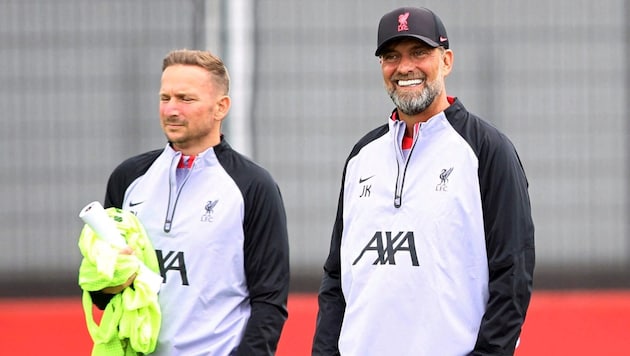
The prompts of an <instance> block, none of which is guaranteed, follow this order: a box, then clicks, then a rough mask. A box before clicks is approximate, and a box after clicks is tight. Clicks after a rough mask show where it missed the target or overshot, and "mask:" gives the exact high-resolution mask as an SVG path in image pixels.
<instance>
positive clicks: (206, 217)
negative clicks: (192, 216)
mask: <svg viewBox="0 0 630 356" xmlns="http://www.w3.org/2000/svg"><path fill="white" fill-rule="evenodd" d="M218 202H219V201H218V200H215V201H212V200H209V201H208V202H207V203H206V206H205V207H204V209H205V211H206V212H205V213H204V214H203V215H201V221H203V222H212V221H213V220H214V217H213V215H214V207H215V206H217V203H218Z"/></svg>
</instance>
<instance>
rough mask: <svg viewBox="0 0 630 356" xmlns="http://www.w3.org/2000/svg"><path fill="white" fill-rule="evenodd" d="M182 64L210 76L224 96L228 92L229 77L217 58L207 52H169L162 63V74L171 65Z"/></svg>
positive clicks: (187, 50) (185, 50)
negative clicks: (201, 69) (221, 89)
mask: <svg viewBox="0 0 630 356" xmlns="http://www.w3.org/2000/svg"><path fill="white" fill-rule="evenodd" d="M176 64H183V65H193V66H197V67H201V68H203V69H205V70H207V71H208V72H210V73H211V74H212V77H213V78H214V81H215V84H217V86H218V87H220V88H223V90H224V94H225V95H227V94H228V93H229V92H230V75H229V74H228V71H227V68H226V67H225V64H224V63H223V61H222V60H221V58H219V57H218V56H215V55H214V54H212V53H210V52H209V51H200V50H191V49H178V50H174V51H171V52H169V53H168V54H167V55H166V57H164V61H163V62H162V72H164V70H165V69H166V68H168V67H170V66H172V65H176Z"/></svg>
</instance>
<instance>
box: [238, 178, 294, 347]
mask: <svg viewBox="0 0 630 356" xmlns="http://www.w3.org/2000/svg"><path fill="white" fill-rule="evenodd" d="M261 178H262V179H260V180H258V181H256V182H255V183H252V184H251V185H250V186H249V188H248V189H247V190H246V191H245V192H244V194H245V196H244V198H245V221H244V222H243V229H244V233H245V246H244V254H245V274H246V278H247V286H248V289H249V296H250V303H251V315H250V318H249V320H248V322H247V325H246V327H245V331H244V335H243V339H242V340H241V343H240V345H239V347H238V350H237V354H238V355H274V354H275V352H276V348H277V345H278V340H279V339H280V334H281V332H282V328H283V326H284V323H285V321H286V319H287V317H288V311H287V299H288V295H289V281H290V274H289V273H290V271H289V242H288V232H287V221H286V213H285V209H284V204H283V201H282V196H281V194H280V190H279V189H278V187H277V185H276V184H275V182H274V181H273V180H272V179H271V177H270V176H268V175H267V174H265V173H263V174H262V177H261Z"/></svg>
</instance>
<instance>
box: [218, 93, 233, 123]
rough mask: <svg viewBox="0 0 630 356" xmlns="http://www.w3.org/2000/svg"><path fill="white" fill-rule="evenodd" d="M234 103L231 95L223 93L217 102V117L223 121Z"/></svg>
mask: <svg viewBox="0 0 630 356" xmlns="http://www.w3.org/2000/svg"><path fill="white" fill-rule="evenodd" d="M231 105H232V99H230V97H229V96H227V95H223V96H221V97H219V99H218V100H217V102H216V110H215V119H217V120H219V121H221V120H223V119H224V118H225V117H226V116H227V114H228V111H230V106H231Z"/></svg>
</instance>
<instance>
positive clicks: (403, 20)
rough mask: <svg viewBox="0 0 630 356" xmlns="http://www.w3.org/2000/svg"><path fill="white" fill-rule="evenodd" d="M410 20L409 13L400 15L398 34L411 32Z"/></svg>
mask: <svg viewBox="0 0 630 356" xmlns="http://www.w3.org/2000/svg"><path fill="white" fill-rule="evenodd" d="M408 18H409V13H408V12H405V13H404V14H401V15H398V32H401V31H409V25H408V24H407V19H408Z"/></svg>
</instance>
